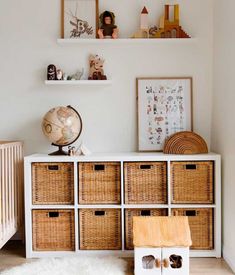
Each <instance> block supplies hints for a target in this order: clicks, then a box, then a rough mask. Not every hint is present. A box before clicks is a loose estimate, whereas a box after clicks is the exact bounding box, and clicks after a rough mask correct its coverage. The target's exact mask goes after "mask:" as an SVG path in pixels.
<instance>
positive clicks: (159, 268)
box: [133, 217, 192, 275]
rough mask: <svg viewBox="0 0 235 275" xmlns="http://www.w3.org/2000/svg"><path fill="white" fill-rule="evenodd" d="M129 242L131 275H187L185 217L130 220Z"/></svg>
mask: <svg viewBox="0 0 235 275" xmlns="http://www.w3.org/2000/svg"><path fill="white" fill-rule="evenodd" d="M176 232H177V233H176ZM133 242H134V246H135V275H144V274H149V272H150V269H152V270H151V273H152V274H169V275H170V274H176V273H178V274H181V275H189V247H190V246H191V245H192V240H191V234H190V227H189V221H188V217H133ZM153 269H156V273H154V272H152V271H154V270H153ZM177 269H178V270H177ZM179 269H180V270H179ZM179 271H180V272H179Z"/></svg>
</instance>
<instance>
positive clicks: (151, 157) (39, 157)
mask: <svg viewBox="0 0 235 275" xmlns="http://www.w3.org/2000/svg"><path fill="white" fill-rule="evenodd" d="M218 158H220V155H218V154H215V153H209V154H195V155H168V154H163V153H142V152H120V153H115V152H114V153H93V154H91V155H89V156H48V155H47V154H33V155H30V156H26V157H25V161H29V162H33V161H65V162H66V161H104V160H106V161H115V160H116V161H135V160H138V161H145V160H146V161H162V160H163V161H167V160H182V161H183V160H214V159H218Z"/></svg>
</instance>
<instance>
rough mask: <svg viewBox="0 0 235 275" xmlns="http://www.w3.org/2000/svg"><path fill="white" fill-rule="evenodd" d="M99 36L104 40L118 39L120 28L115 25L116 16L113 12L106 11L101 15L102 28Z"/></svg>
mask: <svg viewBox="0 0 235 275" xmlns="http://www.w3.org/2000/svg"><path fill="white" fill-rule="evenodd" d="M98 36H99V38H100V39H103V38H113V39H116V38H118V28H117V26H116V25H115V15H114V13H113V12H111V11H105V12H103V13H102V14H101V15H100V28H99V29H98Z"/></svg>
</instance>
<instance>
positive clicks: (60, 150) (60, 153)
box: [49, 143, 68, 156]
mask: <svg viewBox="0 0 235 275" xmlns="http://www.w3.org/2000/svg"><path fill="white" fill-rule="evenodd" d="M51 145H54V146H58V147H59V150H58V151H55V152H53V153H50V154H49V156H68V152H65V151H64V150H63V147H64V146H60V145H56V144H53V143H52V144H51Z"/></svg>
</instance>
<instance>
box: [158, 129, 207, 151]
mask: <svg viewBox="0 0 235 275" xmlns="http://www.w3.org/2000/svg"><path fill="white" fill-rule="evenodd" d="M163 153H164V154H181V155H190V154H207V153H208V147H207V144H206V142H205V140H204V139H203V138H202V137H201V136H199V135H198V134H196V133H194V132H190V131H183V132H179V133H175V134H173V135H172V136H170V137H169V138H168V139H167V140H166V142H165V145H164V149H163Z"/></svg>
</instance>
